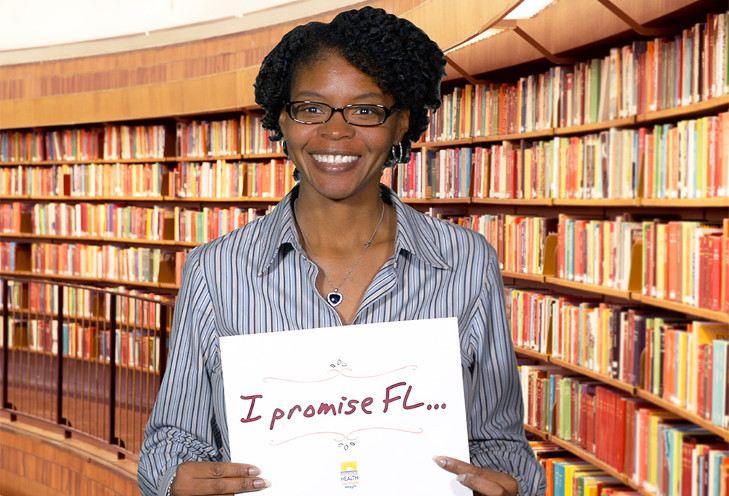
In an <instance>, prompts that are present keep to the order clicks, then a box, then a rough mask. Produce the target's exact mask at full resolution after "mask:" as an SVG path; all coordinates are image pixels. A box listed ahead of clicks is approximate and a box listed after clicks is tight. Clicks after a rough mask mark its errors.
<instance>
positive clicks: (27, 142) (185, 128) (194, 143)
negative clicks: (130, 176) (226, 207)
mask: <svg viewBox="0 0 729 496" xmlns="http://www.w3.org/2000/svg"><path fill="white" fill-rule="evenodd" d="M173 129H174V131H173V132H170V130H169V129H168V126H166V125H164V124H149V125H112V124H107V125H104V126H103V127H102V126H96V127H83V128H68V129H57V130H55V129H49V130H43V129H34V130H29V131H20V130H18V131H2V132H0V162H44V161H59V162H60V161H85V160H89V161H92V160H102V159H103V160H131V159H161V158H164V157H170V156H172V154H173V153H176V156H177V157H185V158H207V157H225V156H231V155H240V154H241V153H247V154H265V153H282V147H281V143H280V142H272V141H270V140H269V139H268V138H269V136H270V133H269V132H268V131H265V130H264V129H263V128H262V127H261V118H260V117H259V116H254V115H242V116H241V117H240V118H233V119H220V120H191V121H187V122H178V123H177V124H176V125H175V127H174V128H173ZM171 140H172V141H174V145H172V144H171V143H170V141H171Z"/></svg>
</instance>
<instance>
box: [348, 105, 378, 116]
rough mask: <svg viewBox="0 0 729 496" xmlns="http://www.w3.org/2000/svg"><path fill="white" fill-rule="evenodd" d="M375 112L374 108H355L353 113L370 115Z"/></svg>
mask: <svg viewBox="0 0 729 496" xmlns="http://www.w3.org/2000/svg"><path fill="white" fill-rule="evenodd" d="M375 112H377V110H376V108H373V107H357V108H356V109H355V111H354V113H355V114H357V115H371V114H374V113H375Z"/></svg>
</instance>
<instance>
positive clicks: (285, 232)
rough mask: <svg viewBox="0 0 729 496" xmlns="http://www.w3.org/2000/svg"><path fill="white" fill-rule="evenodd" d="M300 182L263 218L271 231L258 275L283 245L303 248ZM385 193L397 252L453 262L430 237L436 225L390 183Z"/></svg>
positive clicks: (442, 263)
mask: <svg viewBox="0 0 729 496" xmlns="http://www.w3.org/2000/svg"><path fill="white" fill-rule="evenodd" d="M298 188H299V186H298V185H297V186H294V188H293V189H292V190H291V191H290V192H289V193H288V194H287V195H286V196H285V197H284V198H283V199H282V200H281V201H280V202H279V203H278V205H277V206H276V208H274V209H273V211H272V212H270V213H269V214H267V215H266V216H264V218H263V219H261V221H262V222H265V223H266V224H267V226H266V227H265V229H266V230H267V231H268V232H269V233H270V236H267V237H266V241H265V246H264V247H263V249H262V250H261V253H262V254H263V256H262V258H261V260H260V261H259V265H258V275H259V276H261V275H263V274H264V273H265V272H266V271H267V270H268V269H269V267H270V266H271V264H273V262H274V261H275V260H276V256H277V254H278V252H279V250H280V249H281V248H282V247H283V246H284V245H287V244H288V245H291V246H292V247H293V248H294V249H296V250H298V251H303V248H302V246H301V242H300V240H299V235H298V232H297V229H296V221H295V219H294V209H293V203H294V200H295V199H296V197H297V196H298ZM382 196H383V198H385V200H386V202H387V203H389V204H391V205H392V206H393V207H394V208H395V212H396V214H397V234H396V237H395V252H396V253H399V252H400V251H401V250H404V251H407V252H409V253H412V254H413V255H415V256H417V257H418V258H419V259H421V260H422V261H423V262H425V263H427V264H429V265H432V266H433V267H436V268H440V269H447V268H449V267H450V265H449V264H448V263H447V262H446V261H445V260H444V258H443V257H442V256H441V254H440V253H439V252H438V250H437V248H438V246H436V239H434V237H429V236H428V233H434V232H435V231H434V229H433V228H432V226H430V225H429V224H428V222H427V219H423V217H422V214H420V213H419V212H417V211H416V210H415V209H413V208H411V207H409V206H407V205H405V204H404V203H403V202H402V201H401V200H400V198H398V197H397V195H396V194H395V192H394V191H393V190H392V189H390V188H388V187H387V186H384V185H383V186H382Z"/></svg>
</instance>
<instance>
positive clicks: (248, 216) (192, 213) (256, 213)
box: [174, 206, 272, 243]
mask: <svg viewBox="0 0 729 496" xmlns="http://www.w3.org/2000/svg"><path fill="white" fill-rule="evenodd" d="M271 209H272V207H270V206H269V207H268V208H266V209H262V208H240V207H228V208H208V207H203V209H202V210H190V209H182V208H180V207H175V208H174V223H175V228H174V239H175V241H184V242H187V243H207V242H208V241H212V240H213V239H215V238H217V237H219V236H222V235H224V234H226V233H229V232H231V231H233V230H234V229H237V228H238V227H241V226H244V225H245V224H247V223H248V222H250V221H252V220H255V219H257V218H258V217H262V216H263V215H265V214H266V213H268V212H270V211H271Z"/></svg>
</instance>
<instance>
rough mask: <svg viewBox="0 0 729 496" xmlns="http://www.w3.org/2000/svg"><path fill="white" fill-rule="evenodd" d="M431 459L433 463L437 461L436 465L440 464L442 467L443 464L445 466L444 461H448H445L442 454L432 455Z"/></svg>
mask: <svg viewBox="0 0 729 496" xmlns="http://www.w3.org/2000/svg"><path fill="white" fill-rule="evenodd" d="M433 461H434V462H435V463H437V464H438V465H440V466H441V467H444V468H445V466H446V463H448V462H447V461H446V459H445V458H443V457H442V456H434V457H433Z"/></svg>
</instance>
